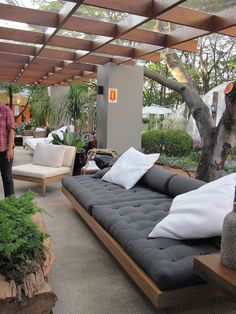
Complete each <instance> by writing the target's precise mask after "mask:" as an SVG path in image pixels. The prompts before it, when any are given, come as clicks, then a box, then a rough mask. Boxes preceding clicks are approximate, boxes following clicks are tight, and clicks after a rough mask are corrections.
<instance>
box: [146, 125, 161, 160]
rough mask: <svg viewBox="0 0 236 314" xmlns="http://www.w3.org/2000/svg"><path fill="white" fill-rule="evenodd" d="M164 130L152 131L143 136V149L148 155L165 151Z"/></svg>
mask: <svg viewBox="0 0 236 314" xmlns="http://www.w3.org/2000/svg"><path fill="white" fill-rule="evenodd" d="M163 136H164V133H163V131H162V130H151V131H147V132H145V133H143V134H142V148H143V149H144V152H145V153H146V154H151V153H161V152H162V150H163Z"/></svg>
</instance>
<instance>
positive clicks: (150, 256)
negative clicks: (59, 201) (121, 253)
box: [92, 197, 219, 290]
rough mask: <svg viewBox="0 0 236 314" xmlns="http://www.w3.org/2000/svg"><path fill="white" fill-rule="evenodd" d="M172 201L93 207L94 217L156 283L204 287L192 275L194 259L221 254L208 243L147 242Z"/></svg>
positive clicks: (164, 286)
mask: <svg viewBox="0 0 236 314" xmlns="http://www.w3.org/2000/svg"><path fill="white" fill-rule="evenodd" d="M171 201H172V200H171V198H170V197H169V198H165V199H163V198H162V197H160V198H159V199H155V200H151V199H149V200H145V201H143V200H141V201H139V200H135V201H129V202H123V203H112V204H111V205H105V206H104V205H103V206H101V205H97V206H94V207H93V210H92V215H93V217H94V218H95V219H96V220H97V221H98V223H99V224H100V225H102V226H103V227H104V228H105V229H106V230H107V231H108V233H109V234H110V235H111V236H112V237H113V238H114V239H115V240H116V241H118V243H119V244H120V245H121V246H122V248H123V249H124V250H125V251H126V252H127V253H128V255H129V256H130V257H131V258H133V259H134V261H135V262H136V263H137V264H138V265H139V266H140V267H141V268H142V269H143V270H144V271H145V272H146V273H147V274H148V275H149V276H150V277H151V278H152V279H153V281H154V282H156V283H157V285H158V287H159V288H160V289H161V290H172V289H178V288H182V287H187V286H192V285H195V284H199V283H202V282H203V280H202V279H201V278H200V277H198V276H197V275H195V274H194V273H193V257H194V256H196V255H205V254H209V253H216V252H219V249H218V248H217V246H216V245H214V242H213V241H211V239H209V241H208V240H207V239H204V240H191V241H190V240H189V241H187V240H186V241H180V240H175V239H167V238H158V239H148V238H147V237H148V234H149V233H150V231H151V230H152V229H153V227H154V226H155V225H156V223H157V222H158V221H161V220H162V219H163V218H164V217H165V216H166V215H167V214H168V211H169V208H170V205H171Z"/></svg>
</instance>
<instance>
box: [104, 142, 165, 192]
mask: <svg viewBox="0 0 236 314" xmlns="http://www.w3.org/2000/svg"><path fill="white" fill-rule="evenodd" d="M159 156H160V154H150V155H145V154H143V153H141V152H139V151H137V150H136V149H135V148H133V147H131V148H129V149H128V150H127V151H126V152H124V153H123V154H122V155H121V156H120V158H119V159H118V160H117V161H116V162H115V163H114V165H113V166H112V167H111V169H110V170H109V171H108V172H107V173H106V174H105V175H104V176H103V177H102V180H105V181H108V182H111V183H115V184H118V185H121V186H123V187H124V188H125V189H126V190H129V189H131V188H132V187H133V186H134V185H135V184H136V183H137V182H138V180H139V179H140V178H141V177H142V176H143V175H144V174H145V173H146V172H147V171H148V169H150V168H151V167H152V166H153V164H154V163H155V162H156V160H157V159H158V158H159Z"/></svg>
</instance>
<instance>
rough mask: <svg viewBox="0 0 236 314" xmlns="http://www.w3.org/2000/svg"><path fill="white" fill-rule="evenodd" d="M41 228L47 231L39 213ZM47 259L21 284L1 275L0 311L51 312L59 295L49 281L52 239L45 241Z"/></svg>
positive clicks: (15, 313)
mask: <svg viewBox="0 0 236 314" xmlns="http://www.w3.org/2000/svg"><path fill="white" fill-rule="evenodd" d="M33 221H34V223H35V224H36V225H37V226H38V228H39V229H41V230H43V231H46V228H45V225H44V223H43V221H42V218H41V216H40V215H39V214H36V215H35V216H34V217H33ZM44 246H45V250H46V251H45V255H46V259H45V261H44V264H43V265H42V267H41V268H40V269H39V270H38V271H37V272H36V273H32V274H29V275H27V276H26V277H25V279H24V281H23V283H22V284H20V285H16V283H15V281H14V280H11V281H10V282H9V281H6V280H5V278H4V277H3V276H1V275H0V313H1V314H49V313H51V311H52V308H53V307H54V306H55V303H56V301H57V297H56V295H55V293H54V292H53V291H52V288H51V286H50V285H49V283H48V276H49V273H50V270H51V267H52V264H53V263H54V261H55V256H54V253H53V251H52V248H51V241H50V239H46V240H45V241H44Z"/></svg>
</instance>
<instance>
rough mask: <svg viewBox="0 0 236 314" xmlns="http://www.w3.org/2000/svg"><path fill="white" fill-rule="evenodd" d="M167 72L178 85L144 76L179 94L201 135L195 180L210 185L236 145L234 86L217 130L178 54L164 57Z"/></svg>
mask: <svg viewBox="0 0 236 314" xmlns="http://www.w3.org/2000/svg"><path fill="white" fill-rule="evenodd" d="M165 59H166V62H167V65H168V68H169V70H170V72H171V73H172V75H173V76H174V77H175V78H176V79H177V80H178V82H176V81H173V80H170V79H168V78H167V77H164V76H163V75H161V74H159V73H157V72H154V71H151V70H149V69H147V68H145V69H144V75H145V76H146V77H148V78H150V79H153V80H155V81H157V82H159V83H160V84H162V85H164V86H166V87H168V88H169V89H172V90H175V91H176V92H178V93H179V94H181V96H182V98H183V101H184V102H185V103H186V105H187V106H188V108H189V111H190V113H191V114H192V116H193V117H194V119H195V121H196V124H197V128H198V131H199V133H200V136H201V139H202V143H203V149H202V153H201V158H200V162H199V165H198V168H197V178H198V179H201V180H203V181H206V182H209V181H212V180H214V179H216V178H218V177H219V176H221V171H222V169H223V166H224V162H225V160H226V158H227V156H228V154H229V152H230V150H231V148H232V146H233V145H234V143H235V141H236V82H234V83H230V84H232V85H231V87H232V88H231V90H230V92H229V93H227V94H226V110H225V113H224V114H223V116H222V119H221V120H220V122H219V124H218V126H217V127H214V123H213V120H212V116H211V113H210V111H209V109H208V107H207V106H206V105H205V103H204V102H203V100H202V98H201V97H200V95H199V94H198V92H197V90H196V88H195V87H194V85H193V82H192V79H191V77H190V75H189V73H187V72H186V71H185V70H184V68H183V66H182V64H181V62H180V60H179V58H178V56H177V54H176V53H174V52H172V51H171V53H169V52H168V53H167V54H166V55H165Z"/></svg>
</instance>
